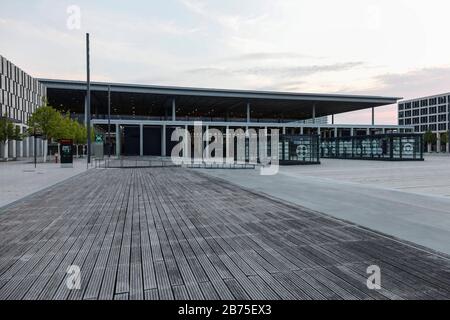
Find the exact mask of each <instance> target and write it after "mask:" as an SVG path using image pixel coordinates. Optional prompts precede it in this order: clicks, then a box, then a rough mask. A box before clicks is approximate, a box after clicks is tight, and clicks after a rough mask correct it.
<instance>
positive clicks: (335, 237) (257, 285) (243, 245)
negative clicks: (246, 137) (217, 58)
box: [0, 168, 450, 299]
mask: <svg viewBox="0 0 450 320" xmlns="http://www.w3.org/2000/svg"><path fill="white" fill-rule="evenodd" d="M318 192H319V191H318ZM361 201H363V199H361ZM393 214H395V213H393ZM0 241H1V242H0V299H450V260H449V257H448V256H445V255H443V254H439V253H435V252H432V251H430V250H427V249H423V248H419V247H417V246H415V245H412V244H410V243H405V242H402V241H399V240H396V239H393V238H390V237H387V236H384V235H381V234H378V233H375V232H372V231H370V230H365V229H363V228H360V227H358V226H356V225H353V224H351V223H347V222H343V221H340V220H336V219H333V218H331V217H328V216H325V215H322V214H320V213H316V212H312V211H309V210H307V209H304V208H301V207H298V206H294V205H291V204H285V203H282V202H281V201H278V200H276V199H271V198H269V197H266V196H263V195H259V194H256V193H252V192H250V191H246V190H243V189H241V188H239V187H236V186H234V185H231V184H229V183H226V182H223V181H221V180H218V179H215V178H211V177H209V176H207V175H204V174H202V173H199V172H198V171H195V170H192V169H183V168H147V169H106V170H105V169H93V170H90V171H87V172H86V173H83V174H81V175H78V176H76V177H73V178H71V179H69V180H67V181H65V182H63V183H61V184H59V185H56V186H53V187H51V188H50V189H47V190H44V191H41V192H39V193H37V194H34V195H32V196H29V197H27V198H24V199H22V200H20V201H19V202H16V203H14V204H12V205H10V206H8V207H5V208H3V209H0ZM70 265H77V266H79V267H80V270H81V289H79V290H69V289H68V287H67V285H66V280H67V273H66V271H67V268H68V267H69V266H70ZM370 265H378V266H379V267H380V268H381V287H382V288H381V289H380V290H369V289H368V288H367V285H366V280H367V277H368V274H367V273H366V269H367V267H368V266H370Z"/></svg>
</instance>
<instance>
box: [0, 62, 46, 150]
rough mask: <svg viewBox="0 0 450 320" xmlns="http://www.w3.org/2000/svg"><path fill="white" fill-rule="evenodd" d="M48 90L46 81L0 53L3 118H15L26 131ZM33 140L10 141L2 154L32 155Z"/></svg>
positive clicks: (0, 108)
mask: <svg viewBox="0 0 450 320" xmlns="http://www.w3.org/2000/svg"><path fill="white" fill-rule="evenodd" d="M45 93H46V89H45V87H44V85H43V84H41V83H40V82H39V81H38V80H36V79H34V78H33V77H31V76H29V75H28V74H26V73H25V72H24V71H23V70H21V69H20V68H18V67H16V66H15V65H14V64H13V63H12V62H10V61H8V60H7V59H6V58H4V57H2V56H1V55H0V117H3V118H8V119H10V120H12V121H13V122H14V123H15V125H16V126H19V127H20V130H21V132H25V130H26V128H27V122H28V119H29V117H30V116H31V114H32V113H33V112H34V111H35V110H36V108H37V107H39V106H40V105H42V101H43V98H44V96H45ZM30 140H31V139H29V138H25V139H24V140H23V141H8V142H7V143H6V144H5V145H4V146H3V147H2V148H1V149H2V150H1V154H0V157H2V158H17V157H26V156H29V155H30V152H29V151H30V150H29V149H30V148H29V147H30Z"/></svg>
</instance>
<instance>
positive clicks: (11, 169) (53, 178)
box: [0, 159, 86, 208]
mask: <svg viewBox="0 0 450 320" xmlns="http://www.w3.org/2000/svg"><path fill="white" fill-rule="evenodd" d="M84 171H86V160H85V159H75V160H74V166H73V168H61V165H60V164H58V163H54V162H47V163H38V164H37V167H36V169H35V168H34V164H33V163H31V162H30V161H27V160H24V161H11V162H0V208H1V207H3V206H5V205H7V204H10V203H12V202H14V201H17V200H19V199H21V198H23V197H26V196H28V195H30V194H32V193H35V192H37V191H40V190H42V189H45V188H48V187H50V186H52V185H54V184H56V183H59V182H61V181H64V180H66V179H68V178H70V177H73V176H75V175H77V174H79V173H81V172H84Z"/></svg>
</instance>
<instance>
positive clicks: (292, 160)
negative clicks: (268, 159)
mask: <svg viewBox="0 0 450 320" xmlns="http://www.w3.org/2000/svg"><path fill="white" fill-rule="evenodd" d="M278 149H279V161H280V164H281V165H297V164H320V154H319V136H318V135H281V136H280V142H279V145H278Z"/></svg>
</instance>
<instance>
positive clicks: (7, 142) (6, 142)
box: [3, 140, 9, 159]
mask: <svg viewBox="0 0 450 320" xmlns="http://www.w3.org/2000/svg"><path fill="white" fill-rule="evenodd" d="M4 148H5V150H3V154H4V157H5V159H8V158H9V141H8V140H7V141H5V145H4Z"/></svg>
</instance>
